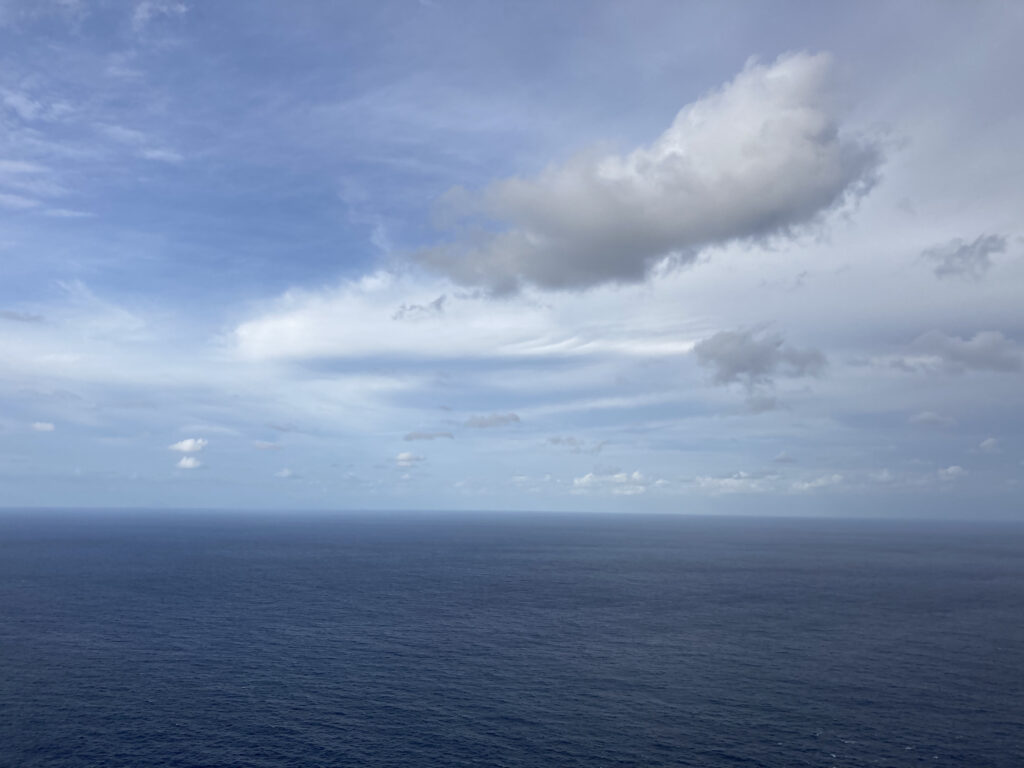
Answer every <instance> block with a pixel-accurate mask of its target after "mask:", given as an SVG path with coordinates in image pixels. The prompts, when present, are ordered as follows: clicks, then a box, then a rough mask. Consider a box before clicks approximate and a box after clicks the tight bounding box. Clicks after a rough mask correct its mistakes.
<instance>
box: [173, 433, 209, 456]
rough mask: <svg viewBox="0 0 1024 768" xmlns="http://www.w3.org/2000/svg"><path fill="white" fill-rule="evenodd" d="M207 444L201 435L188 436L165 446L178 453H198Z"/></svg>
mask: <svg viewBox="0 0 1024 768" xmlns="http://www.w3.org/2000/svg"><path fill="white" fill-rule="evenodd" d="M206 445H207V441H206V439H205V438H202V437H188V438H185V439H184V440H179V441H178V442H177V443H174V444H172V445H169V446H167V448H168V449H169V450H172V451H178V452H179V453H199V451H201V450H203V448H205V447H206Z"/></svg>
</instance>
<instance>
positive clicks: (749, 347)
mask: <svg viewBox="0 0 1024 768" xmlns="http://www.w3.org/2000/svg"><path fill="white" fill-rule="evenodd" d="M693 352H694V354H695V355H696V357H697V362H698V363H699V364H700V365H702V366H705V367H707V368H711V369H712V371H713V380H714V382H715V384H720V385H728V384H737V383H738V384H741V385H742V386H743V387H744V388H745V389H746V390H747V395H748V402H749V404H750V406H751V407H752V408H754V409H755V410H758V411H762V410H770V409H771V408H773V407H774V406H775V399H774V398H773V397H770V396H768V395H765V394H764V393H763V392H761V391H759V390H761V389H762V388H765V387H771V386H772V385H773V383H774V377H775V376H787V377H790V378H796V377H800V376H816V375H818V374H819V373H821V371H822V370H824V368H825V356H824V355H823V354H822V353H821V352H819V351H818V350H816V349H810V348H808V349H799V348H797V347H791V346H789V345H787V344H786V343H785V342H784V341H783V339H782V336H781V334H778V333H765V334H762V335H760V336H759V335H758V334H757V333H756V332H755V331H749V330H748V331H719V332H718V333H716V334H715V335H713V336H710V337H708V338H706V339H704V340H703V341H701V342H699V343H698V344H697V345H696V346H695V347H694V348H693Z"/></svg>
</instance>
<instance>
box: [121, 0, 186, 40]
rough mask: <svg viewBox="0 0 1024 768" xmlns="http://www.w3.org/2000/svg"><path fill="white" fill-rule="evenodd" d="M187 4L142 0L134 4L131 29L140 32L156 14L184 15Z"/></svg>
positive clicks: (169, 16)
mask: <svg viewBox="0 0 1024 768" xmlns="http://www.w3.org/2000/svg"><path fill="white" fill-rule="evenodd" d="M187 11H188V6H187V5H185V4H184V3H180V2H168V0H143V2H141V3H139V4H138V5H136V6H135V11H134V12H133V13H132V29H133V30H135V32H136V33H140V32H142V31H143V30H145V29H146V27H147V26H148V25H149V23H150V22H151V21H152V20H153V19H155V18H157V17H158V16H165V17H168V18H173V17H175V16H184V15H185V13H186V12H187Z"/></svg>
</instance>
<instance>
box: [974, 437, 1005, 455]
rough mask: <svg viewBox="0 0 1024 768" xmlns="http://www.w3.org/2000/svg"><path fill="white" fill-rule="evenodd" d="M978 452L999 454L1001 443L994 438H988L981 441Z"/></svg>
mask: <svg viewBox="0 0 1024 768" xmlns="http://www.w3.org/2000/svg"><path fill="white" fill-rule="evenodd" d="M978 450H979V451H980V452H981V453H999V450H1000V449H999V441H998V440H997V439H996V438H994V437H988V438H986V439H984V440H982V441H981V444H980V445H979V446H978Z"/></svg>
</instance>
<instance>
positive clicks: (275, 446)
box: [252, 440, 281, 451]
mask: <svg viewBox="0 0 1024 768" xmlns="http://www.w3.org/2000/svg"><path fill="white" fill-rule="evenodd" d="M252 447H253V448H255V449H256V450H257V451H280V450H281V445H280V444H279V443H272V442H270V441H269V440H253V442H252Z"/></svg>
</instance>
